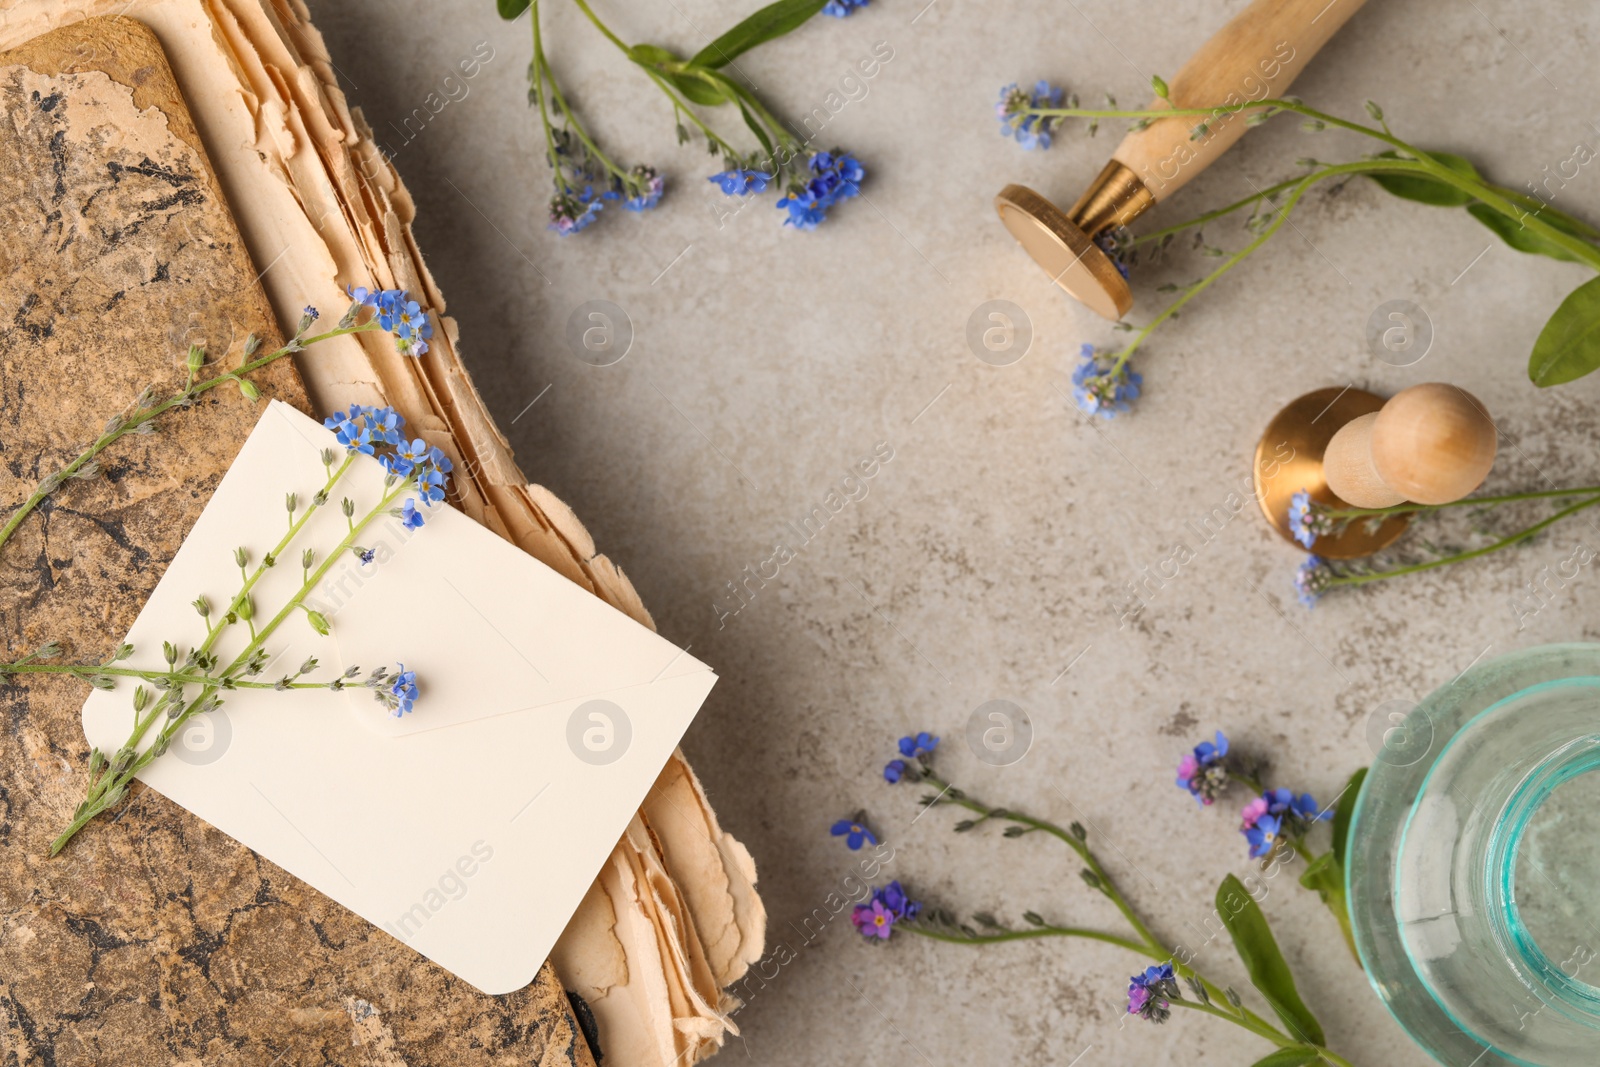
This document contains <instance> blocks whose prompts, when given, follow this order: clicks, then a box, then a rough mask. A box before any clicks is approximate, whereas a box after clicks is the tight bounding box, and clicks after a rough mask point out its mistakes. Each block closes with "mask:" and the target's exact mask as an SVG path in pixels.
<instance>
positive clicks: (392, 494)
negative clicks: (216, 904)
mask: <svg viewBox="0 0 1600 1067" xmlns="http://www.w3.org/2000/svg"><path fill="white" fill-rule="evenodd" d="M354 459H355V456H354V453H351V454H350V455H348V456H347V457H346V459H345V462H344V463H343V464H342V465H341V466H340V467H339V469H338V470H337V471H336V472H334V473H332V474H331V475H330V476H329V481H328V484H327V485H326V486H325V489H331V488H332V486H333V484H334V483H335V482H337V481H338V479H339V477H340V476H342V475H343V474H344V472H345V471H346V470H348V469H349V467H350V465H351V464H352V463H353V462H354ZM413 481H414V479H413V478H412V477H407V478H404V479H401V480H400V481H398V482H397V483H396V484H395V485H394V486H393V487H392V489H391V490H390V491H389V492H387V493H386V494H385V495H384V497H383V499H382V500H381V501H380V502H379V503H378V505H377V506H376V507H374V508H373V509H372V510H371V511H370V512H368V513H367V514H366V515H365V516H364V517H363V518H362V519H361V521H360V522H358V523H355V524H354V526H353V528H352V529H351V531H350V532H349V533H348V534H347V535H346V536H345V538H344V540H343V541H341V542H340V543H339V545H338V546H337V547H336V548H335V549H334V550H333V551H332V552H330V553H328V555H327V557H326V558H325V559H324V560H323V561H322V564H321V565H320V566H319V567H317V569H316V570H315V571H313V572H312V573H311V575H310V577H308V578H307V579H306V580H305V582H304V583H303V584H302V585H301V587H300V590H299V592H297V593H296V594H295V595H294V596H293V597H292V598H291V599H290V600H289V602H288V603H287V604H285V605H284V607H283V608H282V610H280V611H279V612H278V613H277V614H276V615H275V616H273V617H272V619H271V620H270V621H268V622H267V623H266V624H265V625H264V626H262V627H261V628H260V630H259V632H257V633H256V634H255V636H253V638H252V639H251V641H250V643H249V644H248V645H247V646H245V648H244V650H243V651H242V652H240V653H239V655H238V656H236V657H235V658H234V659H233V661H232V662H231V663H229V664H228V666H227V667H225V668H223V670H222V673H221V676H220V677H218V678H213V679H211V681H209V682H208V683H206V684H205V685H204V688H202V690H201V692H200V694H199V696H198V697H196V698H195V700H193V701H192V702H190V703H189V704H188V705H187V706H186V707H185V708H184V710H183V711H182V712H181V713H180V714H178V715H177V716H175V717H173V716H166V718H167V722H166V724H165V725H164V726H162V728H161V729H160V730H159V731H158V732H157V734H156V738H155V740H154V742H153V743H152V744H151V745H150V746H149V747H148V748H146V749H144V750H143V751H142V752H138V755H137V756H132V758H130V759H129V760H128V761H127V763H126V764H122V757H123V754H124V753H127V754H129V755H130V756H131V754H132V753H134V752H136V751H137V750H138V746H139V744H140V743H141V742H142V741H143V740H144V737H145V735H146V734H147V733H148V732H149V730H150V727H151V726H152V725H153V724H154V723H155V722H156V721H157V720H158V719H160V718H162V717H163V715H164V713H165V712H166V710H167V709H168V708H169V707H170V706H171V701H173V700H174V699H177V698H176V697H175V696H174V694H175V693H176V692H177V689H169V690H168V691H167V692H166V693H164V694H162V697H161V699H160V700H158V701H157V702H156V703H155V705H154V706H153V707H152V708H151V709H150V712H149V714H148V715H145V716H143V717H142V718H139V719H137V720H136V722H135V725H134V728H133V732H132V734H131V735H130V736H129V738H128V740H127V741H126V742H125V743H124V744H123V746H122V747H121V748H120V749H119V750H118V753H117V763H115V764H113V765H112V766H111V767H110V768H108V770H107V771H106V773H104V774H102V775H101V776H100V778H98V779H96V780H95V781H93V782H91V783H90V785H89V788H88V790H87V793H86V795H85V798H84V801H83V803H81V804H80V805H79V806H78V809H77V811H76V812H75V813H74V817H73V820H72V822H71V823H70V824H68V826H67V828H66V829H65V830H64V831H62V833H61V835H60V836H59V837H57V838H56V839H55V841H53V842H52V843H51V845H50V854H51V855H52V856H54V855H57V854H58V853H60V851H61V850H62V849H63V848H65V847H66V845H67V843H68V842H69V841H70V840H72V837H73V836H74V835H75V834H76V833H77V832H78V831H79V830H81V829H82V828H83V827H84V826H86V825H87V824H88V823H89V822H90V821H91V820H92V819H93V818H94V817H95V816H96V815H99V814H100V813H102V812H104V811H106V810H107V809H108V808H109V807H111V806H112V805H113V804H114V803H116V802H117V801H118V800H120V799H121V798H122V797H123V796H124V795H125V794H126V791H127V787H128V785H129V784H130V783H131V782H132V781H133V779H134V778H135V777H137V776H138V774H139V772H140V771H142V770H144V768H146V767H148V766H149V765H150V764H151V763H153V762H154V761H155V760H156V759H157V758H158V757H159V756H160V755H161V754H162V753H164V752H165V751H166V750H167V748H168V746H169V745H170V744H171V741H172V738H173V737H175V736H176V735H177V734H178V732H179V731H180V730H182V729H183V727H184V726H185V725H186V724H187V723H188V721H189V720H190V719H191V718H192V717H193V716H194V715H196V714H199V713H200V709H201V708H202V707H205V705H206V703H207V701H208V700H210V699H212V698H214V697H215V696H216V694H217V692H218V691H219V690H220V689H222V688H223V686H222V683H221V679H223V678H228V677H229V676H231V675H234V674H236V673H238V672H240V671H241V670H244V669H246V667H247V665H248V664H249V663H250V661H251V659H252V658H253V657H254V656H255V654H256V652H257V651H258V650H260V648H261V647H262V645H263V644H264V643H265V642H266V640H267V639H268V638H270V637H271V636H272V634H273V633H274V632H275V631H276V630H277V628H278V627H279V625H281V624H282V623H283V621H284V620H285V619H287V618H288V617H289V616H290V615H291V614H293V613H294V611H295V610H296V609H297V608H298V607H299V606H300V604H301V602H302V601H303V600H304V599H305V598H306V596H308V595H309V594H310V593H311V591H312V590H313V589H315V588H316V586H317V585H318V583H320V582H321V581H322V579H323V577H324V576H325V575H326V574H327V572H328V570H329V568H331V567H332V566H333V564H334V563H335V562H336V561H337V560H338V559H340V558H341V557H342V556H343V555H344V553H346V552H348V551H349V550H350V548H351V547H352V546H353V545H354V544H355V540H356V538H357V537H358V536H360V534H361V532H362V531H363V530H364V529H366V527H367V526H368V525H369V524H370V523H371V522H372V521H373V520H374V519H375V518H377V517H378V516H379V515H380V514H382V513H383V512H384V511H386V510H387V509H388V508H389V507H391V506H392V505H393V504H394V502H395V501H396V500H397V499H398V498H399V497H400V496H401V495H402V494H403V493H405V492H407V491H408V490H411V489H413V488H414V486H413ZM317 507H318V505H316V504H315V503H313V504H312V505H310V506H308V507H307V509H306V514H304V515H302V516H301V518H300V519H299V520H297V522H296V523H295V525H294V526H293V527H292V528H291V529H290V530H289V532H288V533H286V534H285V535H284V538H283V540H281V541H280V542H279V543H278V546H277V547H276V548H275V549H274V550H273V552H272V553H271V554H272V555H273V556H279V555H281V554H282V553H283V551H284V550H285V549H286V548H287V547H288V545H289V543H290V542H291V541H292V540H293V538H294V536H295V535H296V534H298V533H299V532H300V530H301V528H303V526H304V524H305V522H306V520H307V519H308V518H309V517H310V514H311V513H312V512H313V511H315V510H316V508H317ZM264 570H265V563H263V564H262V565H261V566H260V567H258V568H257V570H256V572H255V574H253V575H252V576H251V578H250V580H249V581H248V582H247V583H246V585H245V588H244V589H243V590H241V591H240V593H239V594H238V596H236V597H235V598H234V604H235V605H237V604H238V603H239V602H240V601H241V600H242V598H243V597H244V596H245V595H247V593H248V591H249V587H250V586H251V585H253V584H254V581H255V580H256V579H257V578H259V577H260V575H261V573H262V572H263V571H264ZM221 632H222V628H221V627H217V628H216V629H214V630H212V631H210V632H209V633H208V635H207V637H206V640H205V643H204V644H203V645H202V646H201V648H200V649H199V651H202V652H206V651H210V647H211V645H212V644H213V643H214V642H215V640H216V638H217V637H218V636H219V635H220V634H221ZM24 666H28V665H26V664H25V665H24ZM250 688H255V686H250Z"/></svg>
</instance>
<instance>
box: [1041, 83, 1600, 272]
mask: <svg viewBox="0 0 1600 1067" xmlns="http://www.w3.org/2000/svg"><path fill="white" fill-rule="evenodd" d="M1269 109H1277V110H1282V111H1291V112H1294V113H1295V114H1298V115H1304V116H1305V117H1307V118H1310V119H1314V120H1316V121H1317V122H1321V123H1324V124H1326V125H1328V126H1335V127H1338V128H1339V129H1344V130H1350V131H1352V132H1354V133H1360V134H1365V135H1366V136H1368V137H1372V138H1374V139H1376V140H1379V141H1382V142H1383V143H1385V144H1387V145H1390V146H1392V147H1394V148H1396V149H1399V150H1400V151H1402V152H1405V153H1406V154H1408V155H1410V156H1412V157H1414V161H1415V162H1416V163H1418V164H1420V165H1421V167H1422V169H1423V170H1424V171H1425V172H1426V176H1427V177H1429V178H1431V179H1433V180H1435V181H1439V182H1443V183H1444V184H1446V185H1453V186H1455V187H1456V188H1458V189H1460V190H1462V191H1463V192H1466V193H1468V194H1469V195H1471V196H1472V197H1473V198H1475V199H1477V200H1478V201H1480V202H1482V203H1484V204H1486V205H1488V206H1489V207H1490V208H1492V209H1494V210H1495V211H1498V212H1499V213H1500V214H1502V215H1504V216H1506V217H1507V218H1510V219H1515V220H1516V221H1517V222H1518V223H1520V224H1521V225H1522V226H1524V227H1526V228H1528V229H1531V230H1533V231H1535V232H1536V233H1538V234H1539V236H1541V237H1543V238H1544V239H1545V240H1547V241H1549V242H1550V243H1551V244H1555V245H1558V246H1560V247H1561V248H1563V249H1565V250H1566V251H1568V252H1570V253H1572V255H1573V256H1574V257H1575V258H1577V259H1578V260H1580V261H1582V262H1584V263H1587V264H1588V265H1589V266H1590V267H1592V268H1594V269H1596V270H1600V248H1596V247H1595V246H1594V245H1593V244H1590V243H1589V242H1588V241H1585V240H1583V239H1582V238H1579V237H1574V236H1572V235H1571V234H1568V233H1565V232H1564V231H1562V230H1561V229H1559V228H1557V227H1556V226H1553V225H1551V224H1550V223H1548V222H1546V221H1545V220H1544V219H1542V218H1540V217H1539V214H1540V212H1539V211H1533V212H1529V211H1524V210H1522V209H1521V208H1519V207H1518V206H1516V204H1517V203H1522V204H1526V200H1524V199H1521V197H1520V194H1515V195H1508V191H1507V190H1505V189H1504V188H1503V187H1501V186H1498V185H1495V184H1493V183H1491V182H1487V181H1484V180H1483V179H1481V178H1477V177H1469V176H1467V175H1465V174H1462V173H1460V172H1459V171H1456V170H1453V169H1451V168H1450V167H1447V166H1445V165H1444V164H1443V163H1440V162H1439V161H1438V160H1437V159H1435V158H1433V156H1431V155H1429V154H1428V153H1427V152H1424V151H1423V150H1421V149H1420V148H1417V147H1415V146H1414V145H1410V144H1407V143H1406V142H1405V141H1402V140H1401V139H1400V138H1398V137H1396V136H1394V134H1392V133H1390V132H1389V131H1388V129H1387V128H1384V129H1381V130H1380V129H1375V128H1373V127H1371V126H1365V125H1362V124H1361V123H1359V122H1351V121H1350V120H1348V119H1341V118H1339V117H1338V116H1336V115H1330V114H1328V113H1327V112H1325V111H1318V110H1317V109H1316V108H1312V107H1307V106H1306V105H1305V104H1303V103H1301V102H1300V101H1298V100H1289V99H1266V100H1253V101H1245V102H1243V103H1239V104H1219V105H1216V106H1214V107H1199V108H1151V109H1146V110H1142V111H1128V110H1120V109H1108V108H1028V109H1026V110H1024V111H1021V112H1018V114H1019V115H1024V116H1026V115H1035V116H1038V117H1041V118H1044V117H1055V118H1133V119H1162V118H1170V117H1173V116H1176V115H1192V116H1209V117H1212V118H1215V117H1217V116H1221V115H1226V114H1232V113H1235V112H1240V111H1266V110H1269ZM1370 162H1379V161H1378V160H1372V161H1370ZM1542 206H1543V205H1542V203H1541V207H1542ZM1552 215H1554V212H1552ZM1586 229H1587V227H1586Z"/></svg>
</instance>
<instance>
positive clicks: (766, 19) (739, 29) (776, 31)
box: [689, 0, 828, 68]
mask: <svg viewBox="0 0 1600 1067" xmlns="http://www.w3.org/2000/svg"><path fill="white" fill-rule="evenodd" d="M827 3H828V0H778V2H777V3H775V4H768V5H767V6H766V7H764V8H762V9H761V10H760V11H757V12H756V13H755V14H754V15H751V16H750V17H749V18H747V19H745V20H744V21H743V22H741V23H739V24H738V25H737V26H735V27H734V28H733V29H731V30H729V31H728V32H727V33H725V34H723V35H722V36H721V37H718V38H717V39H716V40H715V41H712V42H711V43H710V44H708V45H706V46H705V47H704V48H702V49H701V50H700V51H699V52H697V53H695V56H694V58H693V59H691V60H690V61H689V62H691V63H696V64H699V65H700V66H702V67H712V68H717V67H722V66H726V65H727V64H729V63H731V62H733V61H734V60H735V59H738V58H739V57H740V56H742V55H744V54H745V53H746V52H748V51H750V49H752V48H754V47H755V46H756V45H758V44H765V43H766V42H767V41H770V40H773V39H774V38H777V37H782V36H783V35H784V34H786V33H788V32H790V31H791V30H795V29H798V28H799V27H800V26H803V25H804V24H805V23H806V22H807V21H808V20H809V19H810V18H811V16H813V15H815V14H816V13H817V12H819V11H821V10H822V9H823V8H824V7H826V6H827Z"/></svg>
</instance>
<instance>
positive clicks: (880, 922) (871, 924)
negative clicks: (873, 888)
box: [850, 897, 895, 941]
mask: <svg viewBox="0 0 1600 1067" xmlns="http://www.w3.org/2000/svg"><path fill="white" fill-rule="evenodd" d="M850 921H851V922H852V923H854V924H855V927H856V930H857V932H859V933H860V934H861V936H862V937H865V938H866V939H867V940H868V941H887V940H889V935H890V934H892V933H894V922H895V915H894V912H892V911H890V910H889V909H888V908H886V907H884V906H883V901H881V900H879V899H877V897H873V899H872V900H871V901H869V902H868V903H866V904H857V905H856V906H855V909H854V910H853V911H851V913H850Z"/></svg>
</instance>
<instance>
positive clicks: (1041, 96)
mask: <svg viewBox="0 0 1600 1067" xmlns="http://www.w3.org/2000/svg"><path fill="white" fill-rule="evenodd" d="M1066 95H1067V91H1066V90H1065V89H1058V88H1056V87H1055V86H1053V85H1051V84H1050V83H1049V82H1047V81H1040V82H1038V83H1036V84H1035V85H1034V87H1033V91H1032V92H1031V93H1030V92H1029V91H1028V90H1026V89H1021V88H1018V87H1017V85H1016V83H1015V82H1013V83H1012V84H1010V85H1007V86H1006V87H1004V88H1003V89H1001V90H1000V101H999V103H997V104H996V105H995V114H996V115H997V116H998V117H999V119H1000V135H1001V136H1002V137H1015V138H1016V140H1017V143H1018V144H1020V145H1021V146H1022V147H1023V148H1024V149H1026V150H1028V151H1032V150H1033V149H1035V148H1037V149H1040V150H1043V149H1046V148H1049V147H1050V143H1051V139H1052V133H1053V131H1054V130H1055V129H1056V127H1058V126H1060V125H1061V116H1059V115H1030V114H1028V113H1027V112H1029V111H1031V110H1037V109H1042V108H1059V107H1060V106H1061V105H1062V102H1063V101H1064V100H1065V99H1066ZM1074 106H1076V104H1074Z"/></svg>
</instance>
